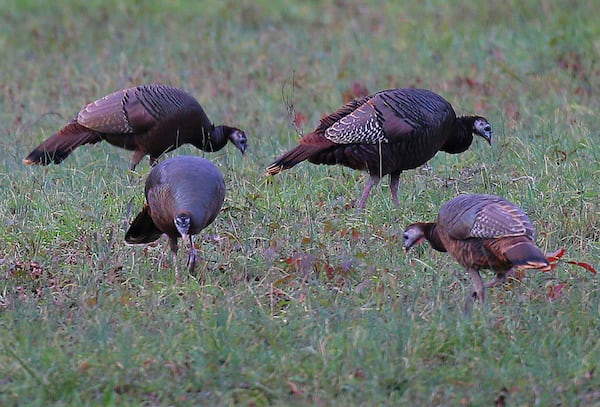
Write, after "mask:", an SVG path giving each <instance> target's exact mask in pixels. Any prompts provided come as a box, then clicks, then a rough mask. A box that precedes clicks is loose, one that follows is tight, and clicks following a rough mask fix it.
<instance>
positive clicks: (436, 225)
mask: <svg viewBox="0 0 600 407" xmlns="http://www.w3.org/2000/svg"><path fill="white" fill-rule="evenodd" d="M534 235H535V230H534V227H533V224H532V223H531V220H529V217H528V216H527V215H526V214H525V212H523V211H522V210H521V209H520V208H519V207H518V206H516V205H515V204H513V203H511V202H509V201H507V200H506V199H504V198H501V197H499V196H495V195H483V194H471V195H461V196H458V197H456V198H454V199H452V200H450V201H448V202H446V204H444V205H443V206H442V208H441V209H440V212H439V214H438V218H437V222H433V223H432V222H428V223H426V222H418V223H413V224H411V225H409V226H408V227H407V228H406V230H405V231H404V248H405V249H406V250H407V251H408V250H409V249H410V248H411V247H413V246H416V245H418V244H420V243H421V242H423V241H424V240H427V241H429V243H430V244H431V247H433V248H434V249H435V250H437V251H440V252H446V251H447V252H448V253H450V254H451V255H452V256H453V257H454V258H455V259H456V260H457V261H458V262H459V263H460V264H461V265H462V266H463V267H464V268H465V269H467V272H468V273H469V275H470V276H471V279H472V281H473V292H472V297H473V299H479V300H480V301H481V302H482V303H483V302H484V299H485V296H484V290H485V288H486V287H492V286H494V285H497V284H502V283H503V282H504V281H505V280H506V273H507V271H509V270H510V269H512V268H513V267H514V268H521V269H541V270H544V271H546V270H549V269H550V267H549V263H548V260H547V259H546V256H545V255H544V254H543V253H542V251H541V250H540V249H538V247H537V246H536V245H535V243H534ZM480 269H491V270H493V271H494V272H495V273H496V278H495V279H494V280H493V281H491V282H489V283H486V284H484V283H483V281H482V279H481V276H480V274H479V270H480Z"/></svg>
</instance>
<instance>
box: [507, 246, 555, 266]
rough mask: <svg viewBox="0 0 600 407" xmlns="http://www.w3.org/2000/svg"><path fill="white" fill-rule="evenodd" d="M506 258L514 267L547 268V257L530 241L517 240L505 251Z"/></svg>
mask: <svg viewBox="0 0 600 407" xmlns="http://www.w3.org/2000/svg"><path fill="white" fill-rule="evenodd" d="M505 255H506V258H507V259H508V260H509V261H510V262H512V264H514V265H515V266H516V267H522V268H536V269H542V270H544V269H547V268H549V267H550V264H549V263H548V259H546V256H544V254H543V253H542V251H541V250H540V249H539V248H538V247H537V246H536V245H535V244H533V243H532V242H523V241H521V242H517V243H515V244H514V245H512V246H511V247H509V248H508V249H507V250H506V252H505Z"/></svg>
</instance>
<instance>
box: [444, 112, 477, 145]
mask: <svg viewBox="0 0 600 407" xmlns="http://www.w3.org/2000/svg"><path fill="white" fill-rule="evenodd" d="M473 123H475V116H461V117H457V118H456V124H455V128H454V132H453V133H452V136H450V138H449V139H448V141H446V144H444V146H443V147H442V148H441V149H440V150H442V151H445V152H446V153H450V154H459V153H462V152H464V151H467V149H468V148H469V147H470V146H471V143H472V142H473Z"/></svg>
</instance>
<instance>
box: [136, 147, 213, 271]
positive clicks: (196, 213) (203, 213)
mask: <svg viewBox="0 0 600 407" xmlns="http://www.w3.org/2000/svg"><path fill="white" fill-rule="evenodd" d="M145 195H146V201H147V203H146V204H145V205H144V207H143V208H142V210H141V212H140V213H139V214H138V215H137V216H136V218H135V219H134V220H133V222H132V223H131V226H130V227H129V230H128V231H127V233H126V234H125V241H126V242H127V243H132V244H142V243H150V242H153V241H155V240H157V239H158V238H159V237H160V236H161V235H162V234H163V233H165V234H166V235H167V236H168V237H169V245H170V248H171V252H172V253H173V264H175V274H176V278H177V281H179V279H180V277H179V273H178V271H177V270H178V269H177V239H178V238H179V237H181V238H182V239H183V240H186V239H187V238H188V237H189V242H190V255H189V259H188V264H189V272H190V274H194V268H195V265H196V257H197V252H196V249H195V247H194V237H193V236H194V235H195V234H198V233H199V232H200V231H201V230H202V229H204V228H205V227H207V226H208V225H210V224H211V223H212V221H213V220H215V218H216V217H217V215H218V214H219V211H220V210H221V206H222V205H223V200H224V199H225V182H224V181H223V175H222V174H221V172H220V171H219V169H218V168H217V167H216V166H215V165H214V164H213V163H211V162H210V161H209V160H206V159H204V158H201V157H191V156H176V157H172V158H169V159H167V160H165V161H162V162H161V163H159V164H158V165H156V166H155V167H154V168H152V170H151V171H150V174H149V175H148V178H147V179H146V188H145Z"/></svg>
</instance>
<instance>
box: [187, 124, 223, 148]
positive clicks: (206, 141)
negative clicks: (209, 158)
mask: <svg viewBox="0 0 600 407" xmlns="http://www.w3.org/2000/svg"><path fill="white" fill-rule="evenodd" d="M200 131H201V132H202V141H201V143H197V144H196V143H195V144H194V145H195V146H196V147H198V148H199V149H201V150H203V151H207V152H210V153H212V152H215V151H219V150H220V149H222V148H223V147H225V144H227V140H228V137H229V134H231V131H232V129H231V127H227V126H215V125H214V124H213V125H212V126H211V129H210V131H208V132H207V131H206V129H205V128H204V127H201V129H200Z"/></svg>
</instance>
